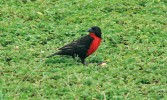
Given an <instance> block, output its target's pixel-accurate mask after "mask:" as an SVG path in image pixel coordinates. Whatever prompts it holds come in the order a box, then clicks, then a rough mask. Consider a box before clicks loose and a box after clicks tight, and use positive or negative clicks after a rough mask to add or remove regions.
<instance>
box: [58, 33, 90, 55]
mask: <svg viewBox="0 0 167 100" xmlns="http://www.w3.org/2000/svg"><path fill="white" fill-rule="evenodd" d="M92 41H93V38H92V37H90V36H89V35H86V36H83V37H81V38H80V39H78V40H76V41H73V42H71V43H70V44H67V45H65V46H64V47H62V48H59V50H60V51H59V52H60V53H61V54H62V55H63V54H64V55H72V56H73V55H75V54H76V55H78V56H80V57H84V56H86V53H87V50H88V49H89V47H90V45H91V43H92Z"/></svg>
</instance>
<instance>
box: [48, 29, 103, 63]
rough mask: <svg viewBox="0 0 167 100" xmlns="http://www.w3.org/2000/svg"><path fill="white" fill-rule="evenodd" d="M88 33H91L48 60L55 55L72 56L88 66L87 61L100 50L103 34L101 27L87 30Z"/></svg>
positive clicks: (61, 49)
mask: <svg viewBox="0 0 167 100" xmlns="http://www.w3.org/2000/svg"><path fill="white" fill-rule="evenodd" d="M87 32H89V34H88V35H85V36H83V37H81V38H79V39H78V40H75V41H73V42H71V43H69V44H67V45H65V46H63V47H61V48H59V49H58V50H59V51H58V52H56V53H54V54H51V55H49V56H47V58H49V57H52V56H55V55H68V56H72V58H73V59H75V57H79V58H80V60H81V63H82V64H83V65H86V63H85V59H86V58H87V57H88V56H90V55H91V54H93V53H94V52H95V51H96V50H97V49H98V47H99V45H100V43H101V41H102V32H101V29H100V27H98V26H92V27H91V28H90V29H88V30H87Z"/></svg>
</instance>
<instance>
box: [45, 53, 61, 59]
mask: <svg viewBox="0 0 167 100" xmlns="http://www.w3.org/2000/svg"><path fill="white" fill-rule="evenodd" d="M55 55H59V52H56V53H54V54H51V55H49V56H47V57H46V58H50V57H53V56H55Z"/></svg>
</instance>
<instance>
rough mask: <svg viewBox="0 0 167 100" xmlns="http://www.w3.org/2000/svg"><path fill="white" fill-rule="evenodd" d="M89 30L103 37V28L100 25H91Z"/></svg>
mask: <svg viewBox="0 0 167 100" xmlns="http://www.w3.org/2000/svg"><path fill="white" fill-rule="evenodd" d="M88 32H90V33H94V34H95V35H96V36H97V37H99V38H101V34H102V33H101V29H100V27H98V26H93V27H91V28H90V29H89V30H88Z"/></svg>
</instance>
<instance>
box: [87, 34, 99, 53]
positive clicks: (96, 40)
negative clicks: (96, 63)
mask: <svg viewBox="0 0 167 100" xmlns="http://www.w3.org/2000/svg"><path fill="white" fill-rule="evenodd" d="M89 35H90V36H91V37H92V38H93V41H92V43H91V45H90V48H89V49H88V51H87V54H86V55H87V56H89V55H91V54H92V53H94V52H95V51H96V50H97V48H98V47H99V45H100V42H101V38H99V37H97V36H96V35H95V34H94V33H90V34H89Z"/></svg>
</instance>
